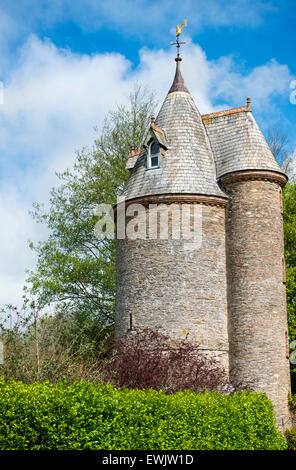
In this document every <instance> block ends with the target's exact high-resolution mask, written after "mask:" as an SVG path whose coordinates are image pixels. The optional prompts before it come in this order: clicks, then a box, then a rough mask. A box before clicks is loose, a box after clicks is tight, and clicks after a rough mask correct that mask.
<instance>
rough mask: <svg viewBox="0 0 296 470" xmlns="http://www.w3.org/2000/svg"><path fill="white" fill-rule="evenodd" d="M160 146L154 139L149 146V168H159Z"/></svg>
mask: <svg viewBox="0 0 296 470" xmlns="http://www.w3.org/2000/svg"><path fill="white" fill-rule="evenodd" d="M159 160H160V148H159V145H158V143H157V142H156V141H155V140H154V139H153V140H152V141H151V142H150V144H149V147H148V158H147V168H159V163H160V161H159Z"/></svg>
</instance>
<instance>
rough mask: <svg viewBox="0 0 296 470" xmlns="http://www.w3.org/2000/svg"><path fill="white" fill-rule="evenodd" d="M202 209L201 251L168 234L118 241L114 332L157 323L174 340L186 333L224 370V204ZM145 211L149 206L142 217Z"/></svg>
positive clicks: (146, 212)
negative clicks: (212, 356) (219, 360)
mask: <svg viewBox="0 0 296 470" xmlns="http://www.w3.org/2000/svg"><path fill="white" fill-rule="evenodd" d="M200 208H201V209H202V212H201V214H202V244H201V247H200V248H199V249H196V250H190V249H185V248H184V247H185V245H184V242H186V240H185V241H184V239H172V237H171V233H170V236H169V239H168V240H162V239H160V238H159V236H158V238H157V239H150V240H149V239H146V240H141V239H136V240H117V242H116V243H117V251H116V269H117V294H116V320H115V328H116V330H115V332H116V335H118V336H120V335H122V334H124V333H125V332H126V331H127V330H128V329H129V328H130V327H150V328H157V327H159V326H161V327H162V328H163V330H164V331H165V332H166V333H168V334H169V335H170V336H171V337H172V343H174V342H176V341H178V339H180V338H184V337H185V335H186V334H187V333H188V340H190V341H191V342H193V343H195V344H196V345H198V346H199V348H201V349H203V350H204V351H206V352H208V353H209V354H213V355H215V356H218V357H219V358H220V359H221V362H222V363H223V365H224V366H226V368H227V366H228V332H227V288H226V260H225V208H224V207H219V206H214V205H205V204H200ZM150 210H152V209H150ZM148 215H149V209H148V208H147V209H146V211H145V213H144V214H143V215H142V216H143V218H146V217H147V216H148ZM131 219H132V218H130V219H128V220H127V223H128V222H129V221H130V220H131Z"/></svg>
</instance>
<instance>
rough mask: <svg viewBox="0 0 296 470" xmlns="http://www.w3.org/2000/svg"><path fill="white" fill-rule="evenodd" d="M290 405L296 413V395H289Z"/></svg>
mask: <svg viewBox="0 0 296 470" xmlns="http://www.w3.org/2000/svg"><path fill="white" fill-rule="evenodd" d="M289 406H290V409H291V411H293V413H295V414H296V395H290V396H289Z"/></svg>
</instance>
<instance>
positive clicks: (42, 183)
mask: <svg viewBox="0 0 296 470" xmlns="http://www.w3.org/2000/svg"><path fill="white" fill-rule="evenodd" d="M295 9H296V1H295V0H278V1H275V0H274V1H272V0H271V1H263V0H262V1H261V0H236V1H235V0H233V1H231V0H228V1H226V0H220V1H218V0H199V1H193V0H183V2H180V1H178V2H177V1H172V0H163V1H161V2H159V1H153V0H150V1H146V0H138V1H136V2H135V1H131V0H109V1H108V2H103V1H100V0H83V1H82V0H75V1H74V2H73V1H70V0H51V1H44V0H38V1H34V0H18V1H17V2H7V1H3V0H0V48H1V54H0V80H1V81H2V83H3V86H4V90H3V97H4V102H3V104H0V215H1V221H2V230H1V231H0V259H1V265H0V304H3V303H6V302H12V303H16V304H17V303H19V302H20V297H21V288H22V285H23V284H24V279H25V269H26V268H27V267H33V266H34V262H35V260H34V256H33V254H32V253H31V252H30V250H29V249H28V247H27V239H33V240H38V239H40V238H42V237H44V236H46V231H45V230H44V229H43V228H41V227H40V226H38V225H36V224H35V223H34V221H33V220H32V219H31V218H30V216H29V214H28V211H29V210H30V208H31V205H32V202H33V201H35V200H37V201H45V202H46V201H47V200H48V194H49V190H50V188H51V187H52V186H53V185H55V184H56V182H57V181H56V178H55V174H54V173H55V171H56V170H62V169H64V168H66V167H67V166H71V165H72V163H73V160H74V152H75V149H79V148H81V147H83V146H87V145H91V143H92V141H93V139H94V138H95V133H94V131H93V128H94V127H95V126H98V128H99V129H100V127H101V125H102V122H103V119H104V116H105V114H106V113H107V111H108V110H109V109H114V107H116V105H118V104H121V103H126V102H127V97H128V94H129V92H130V91H131V90H132V88H133V84H134V83H135V81H137V82H139V83H142V84H143V85H144V86H146V87H148V88H150V89H151V90H153V91H155V92H156V93H157V96H158V99H159V102H160V104H161V102H162V100H163V99H164V97H165V94H166V93H167V91H168V89H169V87H170V84H171V81H172V78H173V74H174V67H175V64H174V61H173V58H174V56H175V50H174V48H172V46H170V41H171V40H174V34H175V26H176V24H177V23H180V22H182V21H183V19H184V18H185V17H186V18H187V21H188V27H187V28H185V29H184V30H183V33H184V34H183V37H184V39H186V42H187V44H186V46H184V48H183V51H182V56H183V62H182V66H183V74H184V77H185V81H186V84H187V86H188V88H189V90H190V91H191V93H192V95H193V97H194V99H195V102H196V104H197V106H198V108H199V109H200V111H201V113H207V112H211V111H215V110H220V109H225V108H228V107H236V106H242V105H243V104H245V100H246V97H247V96H250V97H251V99H252V104H251V106H252V109H253V112H254V116H255V119H256V120H257V122H258V123H259V125H260V127H261V129H262V131H263V132H264V133H265V132H266V131H267V129H268V127H269V126H273V125H276V124H278V125H279V126H280V128H281V129H282V130H283V131H284V132H287V133H288V136H289V141H290V152H291V153H292V152H293V151H294V150H295V148H296V132H295V125H294V123H295V115H296V105H293V104H292V103H291V102H290V99H289V97H290V94H291V93H292V91H293V90H292V89H291V88H290V84H291V82H292V80H295V79H296V59H295V43H296V41H295V34H296V33H295V31H296V19H295V18H296V15H295Z"/></svg>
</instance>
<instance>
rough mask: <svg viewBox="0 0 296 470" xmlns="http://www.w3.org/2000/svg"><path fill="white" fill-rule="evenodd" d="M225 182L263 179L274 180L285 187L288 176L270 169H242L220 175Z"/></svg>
mask: <svg viewBox="0 0 296 470" xmlns="http://www.w3.org/2000/svg"><path fill="white" fill-rule="evenodd" d="M220 179H221V181H222V183H223V184H229V183H236V182H237V181H248V180H263V181H272V182H274V183H277V184H279V185H280V186H281V187H284V186H285V184H286V183H287V181H288V178H287V176H286V175H284V174H283V173H278V172H276V171H270V170H242V171H235V172H231V173H226V174H225V175H223V176H221V177H220Z"/></svg>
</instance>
